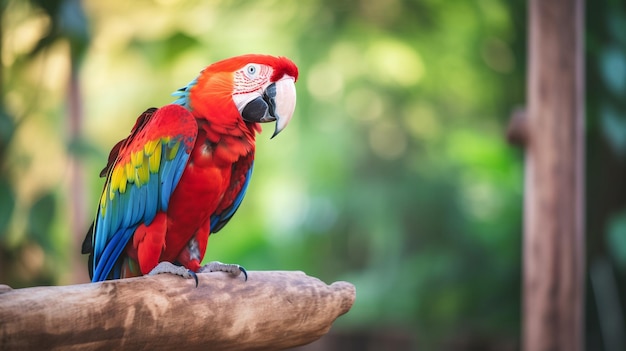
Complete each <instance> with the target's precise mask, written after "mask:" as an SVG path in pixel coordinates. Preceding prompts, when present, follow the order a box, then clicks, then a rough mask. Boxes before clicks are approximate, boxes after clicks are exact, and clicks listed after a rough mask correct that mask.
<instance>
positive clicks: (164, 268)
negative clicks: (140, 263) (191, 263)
mask: <svg viewBox="0 0 626 351" xmlns="http://www.w3.org/2000/svg"><path fill="white" fill-rule="evenodd" d="M161 273H168V274H174V275H179V276H181V277H183V278H185V279H189V278H193V279H194V280H195V281H196V288H197V287H198V276H197V275H196V273H194V272H193V271H191V270H189V269H187V268H185V267H183V266H177V265H175V264H173V263H170V262H167V261H163V262H160V263H159V264H158V265H157V266H156V267H154V268H153V269H152V270H151V271H150V273H148V275H157V274H161Z"/></svg>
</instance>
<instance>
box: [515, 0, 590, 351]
mask: <svg viewBox="0 0 626 351" xmlns="http://www.w3.org/2000/svg"><path fill="white" fill-rule="evenodd" d="M529 30H530V33H529V34H530V35H529V43H528V51H529V56H528V57H529V62H528V65H529V69H528V86H527V98H528V108H527V110H526V113H525V114H524V116H525V117H524V118H523V122H520V118H519V115H518V116H517V118H516V119H515V120H514V121H513V123H512V125H511V126H510V128H511V129H513V130H509V137H510V139H512V140H514V141H516V142H518V143H521V144H523V145H524V146H525V147H526V175H525V187H526V190H525V191H526V193H525V203H524V227H525V228H524V288H523V289H524V301H523V306H524V307H523V341H522V344H523V349H524V350H526V351H540V350H555V351H558V350H562V351H565V350H567V351H578V350H582V349H583V345H584V342H583V341H584V335H583V331H584V328H583V324H584V316H583V307H584V277H585V259H584V257H585V256H584V255H585V250H584V247H585V246H584V245H585V244H584V190H583V189H584V188H583V183H584V75H583V62H584V59H583V35H584V33H583V30H584V26H583V0H570V1H568V0H530V1H529ZM520 134H521V135H520Z"/></svg>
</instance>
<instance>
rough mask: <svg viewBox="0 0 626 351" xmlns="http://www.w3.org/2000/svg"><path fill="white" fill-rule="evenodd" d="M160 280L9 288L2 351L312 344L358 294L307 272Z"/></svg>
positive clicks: (0, 323)
mask: <svg viewBox="0 0 626 351" xmlns="http://www.w3.org/2000/svg"><path fill="white" fill-rule="evenodd" d="M198 278H199V285H198V287H197V288H196V287H195V282H194V280H193V279H183V278H181V277H177V276H173V275H169V274H161V275H158V276H149V277H145V276H144V277H139V278H131V279H121V280H114V281H106V282H101V283H93V284H82V285H70V286H55V287H35V288H26V289H18V290H11V289H10V288H8V287H6V286H0V349H2V350H13V349H15V350H18V349H19V350H31V349H32V350H42V349H63V350H66V349H81V350H89V349H107V350H141V349H146V350H174V349H184V350H200V349H202V350H209V349H210V350H242V349H246V350H267V349H271V350H279V349H285V348H289V347H294V346H298V345H303V344H307V343H310V342H312V341H314V340H316V339H318V338H319V337H321V336H322V335H324V334H325V333H327V332H328V330H329V329H330V326H331V324H332V322H333V321H334V320H335V319H336V318H337V317H339V316H341V315H342V314H344V313H346V312H348V310H350V308H351V306H352V304H353V302H354V299H355V297H356V292H355V288H354V286H353V285H352V284H349V283H346V282H336V283H333V284H332V285H330V286H329V285H326V284H325V283H323V282H321V281H320V280H319V279H317V278H313V277H309V276H306V275H305V274H304V273H302V272H262V271H251V272H249V279H248V281H247V282H244V281H243V279H241V278H232V277H230V276H228V275H227V274H224V273H203V274H198Z"/></svg>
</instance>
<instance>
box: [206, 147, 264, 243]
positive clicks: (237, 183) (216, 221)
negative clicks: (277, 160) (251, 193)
mask: <svg viewBox="0 0 626 351" xmlns="http://www.w3.org/2000/svg"><path fill="white" fill-rule="evenodd" d="M253 167H254V153H250V154H248V155H247V156H246V157H243V158H241V159H240V160H239V161H238V162H236V163H235V164H233V169H232V171H231V177H230V187H229V188H228V190H227V191H226V193H225V194H224V200H223V201H222V203H220V205H219V206H218V208H217V210H216V211H215V213H214V214H213V215H211V233H217V232H218V231H219V230H220V229H222V228H223V227H224V226H225V225H226V223H228V221H229V220H230V219H231V218H232V216H233V215H234V214H235V212H237V209H238V208H239V205H241V201H242V200H243V197H244V195H245V194H246V190H247V189H248V184H249V183H250V177H251V175H252V168H253Z"/></svg>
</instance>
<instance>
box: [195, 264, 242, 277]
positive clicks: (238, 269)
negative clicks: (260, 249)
mask: <svg viewBox="0 0 626 351" xmlns="http://www.w3.org/2000/svg"><path fill="white" fill-rule="evenodd" d="M198 272H199V273H206V272H225V273H228V274H230V275H232V276H233V277H238V276H239V275H240V274H242V273H243V277H244V281H248V272H247V271H246V269H245V268H243V267H242V266H240V265H238V264H229V263H222V262H219V261H213V262H209V263H207V264H205V265H204V266H202V267H200V269H199V270H198Z"/></svg>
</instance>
